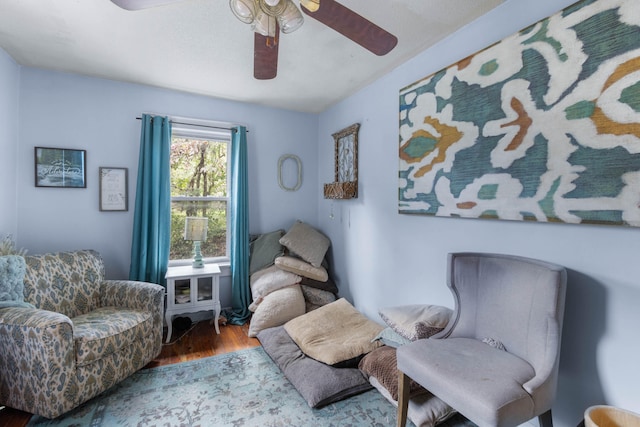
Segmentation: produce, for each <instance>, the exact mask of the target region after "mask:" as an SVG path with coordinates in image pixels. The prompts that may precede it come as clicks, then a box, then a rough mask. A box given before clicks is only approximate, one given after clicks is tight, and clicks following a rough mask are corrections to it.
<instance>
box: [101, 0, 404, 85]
mask: <svg viewBox="0 0 640 427" xmlns="http://www.w3.org/2000/svg"><path fill="white" fill-rule="evenodd" d="M111 1H112V2H113V3H115V4H116V5H118V6H120V7H122V8H123V9H127V10H138V9H146V8H149V7H154V6H160V5H163V4H169V3H175V2H177V1H182V0H111ZM229 6H230V7H231V11H232V12H233V14H234V15H235V16H236V18H238V19H239V20H240V21H242V22H244V23H246V24H251V28H252V30H253V31H254V54H253V76H254V77H255V78H256V79H259V80H269V79H273V78H275V77H276V75H277V73H278V45H279V44H280V32H282V33H283V34H288V33H291V32H293V31H295V30H297V29H298V28H300V26H302V23H303V22H304V18H303V16H302V14H301V13H300V10H299V9H298V7H296V5H295V3H294V2H293V0H230V1H229ZM300 9H301V10H302V11H303V12H304V13H305V14H307V15H308V16H310V17H312V18H314V19H316V20H318V21H319V22H321V23H323V24H324V25H326V26H328V27H329V28H332V29H334V30H335V31H337V32H338V33H340V34H342V35H343V36H345V37H347V38H348V39H350V40H352V41H353V42H355V43H357V44H359V45H360V46H362V47H364V48H365V49H367V50H369V51H371V52H373V53H374V54H376V55H379V56H382V55H386V54H387V53H389V52H390V51H391V50H392V49H393V48H394V47H395V46H396V44H398V39H397V38H396V36H394V35H393V34H391V33H389V32H387V31H385V30H383V29H382V28H380V27H379V26H377V25H376V24H374V23H373V22H371V21H369V20H368V19H366V18H364V17H363V16H361V15H359V14H358V13H356V12H354V11H353V10H351V9H349V8H348V7H345V6H343V5H342V4H340V3H338V2H337V1H335V0H300Z"/></svg>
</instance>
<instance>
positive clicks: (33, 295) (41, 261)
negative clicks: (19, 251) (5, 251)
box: [24, 250, 104, 318]
mask: <svg viewBox="0 0 640 427" xmlns="http://www.w3.org/2000/svg"><path fill="white" fill-rule="evenodd" d="M25 261H26V263H27V269H26V273H25V277H24V298H25V301H27V302H30V303H31V304H33V305H35V306H36V307H37V308H40V309H43V310H49V311H55V312H57V313H62V314H64V315H66V316H68V317H71V318H73V317H76V316H79V315H81V314H86V313H88V312H90V311H92V310H94V309H95V308H96V307H97V301H98V293H99V290H100V283H101V282H102V280H103V279H104V263H103V261H102V258H101V257H100V255H99V254H98V253H97V252H96V251H92V250H81V251H74V252H57V253H49V254H43V255H28V256H25Z"/></svg>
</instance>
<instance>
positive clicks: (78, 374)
mask: <svg viewBox="0 0 640 427" xmlns="http://www.w3.org/2000/svg"><path fill="white" fill-rule="evenodd" d="M25 259H26V271H25V273H24V301H25V302H26V303H30V304H33V306H35V307H34V308H32V307H25V306H24V305H25V304H23V306H15V307H8V308H6V307H5V308H0V405H6V406H9V407H12V408H16V409H20V410H23V411H27V412H30V413H32V414H38V415H42V416H44V417H47V418H55V417H57V416H59V415H61V414H63V413H65V412H67V411H69V410H71V409H73V408H75V407H76V406H78V405H80V404H81V403H83V402H85V401H87V400H89V399H91V398H92V397H94V396H96V395H97V394H99V393H101V392H102V391H104V390H106V389H107V388H109V387H111V386H113V385H114V384H116V383H118V382H119V381H121V380H122V379H124V378H126V377H127V376H129V375H131V374H132V373H133V372H135V371H137V370H138V369H140V368H142V367H143V366H145V365H146V364H147V363H149V362H150V361H151V360H153V358H154V357H156V356H157V355H158V354H159V353H160V349H161V348H162V314H163V310H164V288H163V287H162V286H159V285H154V284H151V283H142V282H132V281H127V280H104V264H103V262H102V258H101V257H100V255H99V254H98V253H97V252H94V251H90V250H86V251H75V252H59V253H52V254H45V255H35V256H27V257H25Z"/></svg>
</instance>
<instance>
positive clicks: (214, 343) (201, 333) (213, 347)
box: [0, 320, 260, 427]
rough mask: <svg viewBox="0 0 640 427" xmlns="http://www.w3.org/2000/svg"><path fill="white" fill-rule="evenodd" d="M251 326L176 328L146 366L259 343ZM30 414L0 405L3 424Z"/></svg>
mask: <svg viewBox="0 0 640 427" xmlns="http://www.w3.org/2000/svg"><path fill="white" fill-rule="evenodd" d="M248 330H249V324H245V325H243V326H235V325H220V335H217V334H216V331H215V328H214V326H213V324H210V323H209V321H208V320H204V321H201V322H198V323H196V324H195V325H193V326H192V327H191V328H190V329H188V330H187V331H179V330H175V329H174V330H173V336H174V337H179V338H177V339H175V340H174V341H173V342H171V343H169V344H164V345H163V346H162V352H161V353H160V355H159V356H158V357H157V358H155V359H154V360H153V361H151V362H150V363H149V364H148V365H147V366H145V367H144V369H148V368H155V367H157V366H163V365H170V364H172V363H180V362H186V361H188V360H195V359H200V358H203V357H209V356H215V355H217V354H224V353H230V352H232V351H237V350H242V349H245V348H252V347H258V346H259V345H260V341H258V340H257V339H256V338H249V336H248V335H247V332H248ZM165 334H166V330H165ZM30 418H31V414H29V413H27V412H23V411H18V410H15V409H11V408H4V409H0V427H24V426H25V425H26V424H27V422H29V419H30Z"/></svg>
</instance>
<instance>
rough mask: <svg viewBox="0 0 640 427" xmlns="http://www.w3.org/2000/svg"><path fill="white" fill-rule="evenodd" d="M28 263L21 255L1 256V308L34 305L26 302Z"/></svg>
mask: <svg viewBox="0 0 640 427" xmlns="http://www.w3.org/2000/svg"><path fill="white" fill-rule="evenodd" d="M25 272H26V263H25V260H24V258H23V257H22V256H20V255H4V256H0V308H5V307H33V305H31V304H29V303H26V302H24V281H23V280H24V275H25Z"/></svg>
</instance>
